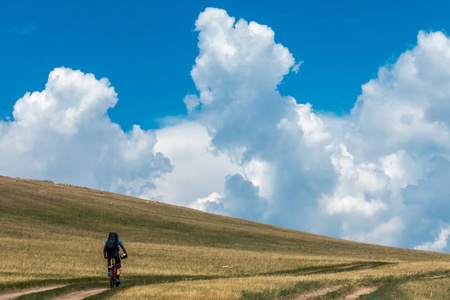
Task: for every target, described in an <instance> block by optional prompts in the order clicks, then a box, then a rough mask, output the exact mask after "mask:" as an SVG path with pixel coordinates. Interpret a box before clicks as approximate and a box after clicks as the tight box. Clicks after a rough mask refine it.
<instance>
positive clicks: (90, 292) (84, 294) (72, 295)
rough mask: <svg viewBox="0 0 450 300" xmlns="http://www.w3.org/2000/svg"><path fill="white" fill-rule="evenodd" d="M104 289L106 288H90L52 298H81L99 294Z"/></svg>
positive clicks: (79, 299)
mask: <svg viewBox="0 0 450 300" xmlns="http://www.w3.org/2000/svg"><path fill="white" fill-rule="evenodd" d="M106 290H108V288H95V289H91V290H85V291H79V292H74V293H70V294H67V295H64V296H61V297H58V298H54V300H81V299H84V298H86V297H89V296H93V295H96V294H100V293H101V292H104V291H106Z"/></svg>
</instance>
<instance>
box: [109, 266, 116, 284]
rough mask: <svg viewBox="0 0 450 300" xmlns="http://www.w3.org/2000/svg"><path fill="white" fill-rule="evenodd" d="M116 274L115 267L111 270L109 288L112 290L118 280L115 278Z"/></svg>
mask: <svg viewBox="0 0 450 300" xmlns="http://www.w3.org/2000/svg"><path fill="white" fill-rule="evenodd" d="M114 272H115V270H114V267H113V268H111V271H110V272H109V286H110V287H111V288H113V287H114V284H115V282H116V278H115V276H114Z"/></svg>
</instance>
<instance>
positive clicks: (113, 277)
mask: <svg viewBox="0 0 450 300" xmlns="http://www.w3.org/2000/svg"><path fill="white" fill-rule="evenodd" d="M127 257H128V256H126V255H123V256H122V257H121V258H122V259H125V258H127ZM117 269H118V268H117V264H116V258H115V257H114V256H113V257H111V265H110V266H109V267H108V272H109V286H110V287H111V288H113V287H114V286H115V287H119V284H120V283H119V282H118V281H117Z"/></svg>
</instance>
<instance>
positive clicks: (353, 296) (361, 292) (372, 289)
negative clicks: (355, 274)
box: [338, 286, 378, 300]
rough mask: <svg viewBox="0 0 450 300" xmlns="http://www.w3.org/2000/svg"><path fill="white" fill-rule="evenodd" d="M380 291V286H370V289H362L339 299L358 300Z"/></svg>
mask: <svg viewBox="0 0 450 300" xmlns="http://www.w3.org/2000/svg"><path fill="white" fill-rule="evenodd" d="M377 289H378V286H370V287H362V288H360V289H357V290H355V291H353V293H351V294H349V295H346V296H345V297H342V298H338V299H340V300H354V299H358V298H359V296H362V295H368V294H370V293H373V292H375V291H376V290H377Z"/></svg>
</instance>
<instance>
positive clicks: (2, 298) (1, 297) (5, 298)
mask: <svg viewBox="0 0 450 300" xmlns="http://www.w3.org/2000/svg"><path fill="white" fill-rule="evenodd" d="M64 286H67V284H56V285H48V286H41V287H36V288H29V289H23V290H19V291H13V292H8V293H2V294H0V300H9V299H14V298H17V297H19V296H22V295H26V294H31V293H37V292H43V291H48V290H54V289H57V288H61V287H64Z"/></svg>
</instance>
